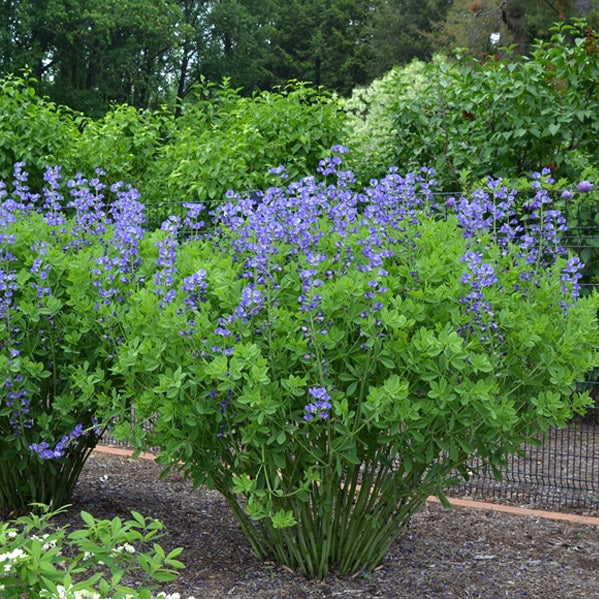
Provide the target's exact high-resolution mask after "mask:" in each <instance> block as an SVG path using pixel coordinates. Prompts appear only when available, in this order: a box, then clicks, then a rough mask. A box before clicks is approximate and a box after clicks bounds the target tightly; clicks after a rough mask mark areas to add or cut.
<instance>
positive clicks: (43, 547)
mask: <svg viewBox="0 0 599 599" xmlns="http://www.w3.org/2000/svg"><path fill="white" fill-rule="evenodd" d="M38 507H40V508H41V514H40V515H38V516H36V515H30V516H21V517H20V518H18V519H16V520H13V521H10V522H0V566H1V567H2V576H0V594H1V595H2V597H3V598H4V599H19V598H21V597H30V598H31V599H34V598H38V599H58V598H60V599H134V598H135V599H152V592H151V591H152V590H153V589H156V583H157V582H167V581H172V580H175V579H176V577H177V571H178V570H180V569H181V568H183V567H184V565H183V564H182V563H181V562H180V561H178V560H177V559H176V558H177V557H178V556H179V555H180V553H181V551H182V550H181V549H175V550H173V551H171V552H170V553H168V554H167V553H166V552H165V551H164V549H163V548H162V547H161V546H160V545H159V544H158V543H157V541H158V540H159V539H160V538H161V537H162V536H164V533H163V532H162V531H163V529H164V526H163V525H162V524H161V523H160V522H159V521H158V520H152V519H150V518H144V517H143V516H142V515H141V514H138V513H137V512H132V514H131V515H132V517H133V519H132V520H127V521H125V522H123V521H122V520H121V519H120V518H113V519H112V520H98V519H96V518H94V517H93V516H92V515H91V514H89V513H87V512H81V519H82V520H83V523H84V525H85V526H84V527H82V528H79V529H77V530H73V531H69V530H68V527H66V526H62V527H56V526H55V525H54V522H53V518H56V516H57V515H58V514H60V513H61V510H57V511H53V512H50V511H49V510H48V509H47V507H46V506H38ZM133 574H136V575H137V576H136V579H137V580H136V587H135V588H132V587H131V586H130V583H131V580H130V576H131V575H133ZM139 574H142V576H141V579H140V576H139ZM140 580H141V581H142V582H141V586H140V585H139V582H140Z"/></svg>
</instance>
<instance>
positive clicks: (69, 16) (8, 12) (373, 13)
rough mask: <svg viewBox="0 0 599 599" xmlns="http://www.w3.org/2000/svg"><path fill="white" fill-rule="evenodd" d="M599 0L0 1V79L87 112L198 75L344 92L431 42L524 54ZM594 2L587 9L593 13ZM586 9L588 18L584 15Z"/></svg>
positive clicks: (254, 85)
mask: <svg viewBox="0 0 599 599" xmlns="http://www.w3.org/2000/svg"><path fill="white" fill-rule="evenodd" d="M597 10H598V9H597V0H567V1H565V0H560V1H558V0H547V1H546V2H536V1H535V0H508V1H507V2H499V0H484V1H483V0H453V1H446V0H426V1H425V2H422V1H420V2H416V1H414V0H327V1H325V0H261V1H260V2H256V1H255V0H158V1H155V0H119V1H118V2H117V1H115V0H108V1H106V0H33V1H32V0H14V1H12V2H2V3H0V76H3V75H6V74H9V73H16V72H19V71H20V70H21V69H24V68H26V67H28V68H29V69H30V70H31V72H32V74H33V75H34V76H35V78H36V80H37V82H38V83H37V84H36V91H37V92H38V93H40V94H47V95H48V96H49V97H50V98H51V99H52V100H53V101H55V102H57V103H60V104H65V105H67V106H70V107H71V108H74V109H76V110H79V111H82V112H84V113H85V114H88V115H91V116H93V117H99V116H101V115H102V114H104V113H105V112H106V111H107V110H109V109H110V107H111V106H112V105H113V104H115V103H116V104H122V103H127V104H130V105H132V106H135V107H136V108H150V109H156V108H159V107H160V106H161V105H162V104H163V103H166V104H167V105H168V106H169V107H170V108H171V109H175V110H177V109H178V107H179V106H180V103H181V101H182V100H183V99H184V98H185V97H187V96H188V94H189V93H190V91H191V89H192V87H193V85H195V84H196V83H199V82H200V81H201V80H202V78H203V77H204V78H207V79H208V80H211V81H220V80H221V79H222V78H223V77H224V76H227V77H230V78H231V81H232V85H233V86H235V87H238V86H242V87H243V88H244V90H245V92H244V93H246V94H248V95H249V94H251V93H253V92H254V91H258V90H264V89H272V88H273V86H276V85H285V84H286V82H287V81H288V80H289V79H298V80H302V81H310V82H312V84H314V85H316V86H319V85H324V86H325V87H327V88H328V89H329V90H331V91H337V92H340V93H343V94H349V93H350V92H351V90H352V89H353V88H354V87H355V86H357V85H365V84H368V83H369V82H370V81H372V80H373V79H374V78H376V77H379V76H381V75H382V74H383V73H385V72H386V71H388V70H389V69H390V68H392V67H393V66H396V65H398V64H406V63H408V62H409V61H410V60H412V59H413V58H420V59H422V60H429V59H430V57H431V56H432V54H433V52H434V51H445V52H447V51H451V50H452V49H453V48H454V47H455V46H460V47H465V48H468V49H469V52H470V53H472V54H474V55H477V56H478V55H480V53H481V52H482V51H484V50H487V51H489V41H488V40H489V35H490V34H491V33H492V32H500V33H501V35H502V44H505V45H509V44H511V43H516V44H517V51H518V52H519V53H523V52H528V51H529V50H530V47H531V42H532V40H533V39H534V38H536V37H539V38H547V37H548V29H549V27H550V25H551V24H552V23H553V22H554V21H557V20H564V19H566V18H570V17H573V16H581V15H583V16H587V17H588V18H590V19H595V21H593V22H596V20H597V16H596V15H597ZM593 11H595V12H593ZM593 15H595V16H593Z"/></svg>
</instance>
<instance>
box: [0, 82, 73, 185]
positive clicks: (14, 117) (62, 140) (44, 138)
mask: <svg viewBox="0 0 599 599" xmlns="http://www.w3.org/2000/svg"><path fill="white" fill-rule="evenodd" d="M33 84H34V81H32V80H29V79H26V78H22V77H16V76H8V77H6V78H4V79H2V80H0V181H8V180H10V177H11V176H12V172H13V165H14V163H15V162H19V161H25V162H27V164H28V165H29V169H30V176H31V179H32V181H33V182H34V183H37V184H39V183H41V177H42V173H43V170H44V168H45V167H46V165H47V164H55V163H56V162H57V161H60V159H61V158H62V155H63V152H64V151H65V149H66V148H69V147H71V146H72V145H73V144H74V143H75V142H76V140H77V137H78V130H77V124H78V120H77V117H76V116H75V115H74V113H71V112H70V111H69V110H68V109H66V108H64V107H60V106H57V105H56V104H54V103H52V102H50V101H48V100H47V99H42V98H40V97H39V96H38V95H36V93H35V90H34V86H33Z"/></svg>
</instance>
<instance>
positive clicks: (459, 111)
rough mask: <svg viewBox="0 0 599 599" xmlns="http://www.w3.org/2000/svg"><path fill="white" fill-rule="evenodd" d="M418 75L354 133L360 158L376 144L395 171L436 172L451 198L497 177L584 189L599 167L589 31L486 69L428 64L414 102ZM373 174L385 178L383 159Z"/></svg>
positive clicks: (581, 29) (460, 62) (570, 29)
mask: <svg viewBox="0 0 599 599" xmlns="http://www.w3.org/2000/svg"><path fill="white" fill-rule="evenodd" d="M414 68H415V67H410V68H409V69H406V70H399V71H397V75H396V74H395V73H394V74H392V75H391V76H390V77H389V78H388V79H387V80H384V81H383V82H382V83H381V84H377V86H376V87H379V86H380V87H381V88H382V91H381V92H380V93H379V92H378V91H375V93H374V95H375V98H377V101H375V102H374V103H373V107H372V110H371V113H368V114H367V116H366V118H365V121H364V122H365V123H366V129H362V130H356V129H354V131H355V133H354V135H353V141H352V143H354V144H355V145H356V146H357V148H358V155H359V156H363V155H366V156H368V155H369V154H370V155H373V154H374V153H375V152H374V151H373V150H374V149H373V148H371V147H370V146H369V139H374V140H377V141H376V143H377V146H380V147H381V148H382V152H383V155H384V156H385V158H386V159H388V160H389V163H393V164H397V165H398V166H399V167H400V168H401V169H404V170H405V169H413V168H418V167H419V166H420V165H422V164H426V165H427V166H429V167H432V168H435V169H436V171H437V177H438V180H439V181H440V183H441V185H442V187H443V188H444V189H446V190H448V189H461V188H464V187H472V185H473V184H474V185H476V184H477V183H478V182H479V181H480V180H481V179H482V178H484V177H486V176H487V175H490V174H492V175H493V176H496V177H504V178H509V179H516V178H518V177H522V176H524V177H529V176H530V175H531V174H532V173H533V172H535V171H540V170H541V169H542V168H543V167H548V168H550V169H551V170H552V171H553V173H554V176H555V178H556V179H566V180H568V181H570V182H574V181H578V180H580V178H583V177H585V176H586V175H585V174H584V173H583V171H584V169H586V168H589V167H596V165H597V164H598V163H599V145H598V144H597V143H596V140H597V135H598V134H599V87H598V85H597V81H598V79H599V48H598V46H597V42H596V37H595V34H594V32H593V30H592V29H591V28H589V27H588V26H587V25H586V23H585V22H584V21H576V22H575V24H574V25H567V24H564V23H561V24H559V25H558V26H556V27H555V31H554V35H553V36H552V38H551V40H550V41H545V42H538V43H537V44H536V45H535V46H534V48H533V51H532V53H531V55H530V56H513V55H512V54H511V51H510V49H505V50H504V51H502V54H500V55H498V56H495V57H490V58H489V59H488V60H487V61H485V62H481V61H478V60H475V59H472V58H470V57H467V56H461V57H458V58H457V60H456V61H455V62H445V61H437V62H431V63H427V64H426V65H424V66H423V67H421V68H420V69H419V70H418V71H417V72H418V75H417V80H416V83H415V87H416V89H417V93H416V94H413V93H410V91H408V92H407V93H406V83H407V81H409V78H410V77H411V76H412V75H411V74H412V71H413V69H414ZM393 94H394V95H395V99H394V101H393V103H392V104H391V105H390V104H389V100H388V98H389V97H390V96H391V95H393ZM381 104H383V105H386V106H387V108H384V109H383V110H382V123H383V128H381V126H380V123H381V119H380V118H379V117H378V116H377V114H378V112H379V108H378V106H380V105H381ZM389 120H392V122H393V126H392V127H388V126H387V123H388V122H389ZM391 148H393V150H392V151H390V149H391ZM363 163H364V167H361V168H363V169H364V170H366V171H367V167H368V160H367V159H363ZM373 169H374V171H375V172H373V173H372V174H373V175H374V176H378V175H379V173H378V172H376V171H378V170H380V163H379V162H378V161H377V159H376V157H374V159H373ZM363 178H364V177H363Z"/></svg>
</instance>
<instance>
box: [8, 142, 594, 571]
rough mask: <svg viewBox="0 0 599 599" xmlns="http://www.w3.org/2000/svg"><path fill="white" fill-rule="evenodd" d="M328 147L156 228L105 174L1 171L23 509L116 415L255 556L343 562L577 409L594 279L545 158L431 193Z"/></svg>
mask: <svg viewBox="0 0 599 599" xmlns="http://www.w3.org/2000/svg"><path fill="white" fill-rule="evenodd" d="M344 153H345V149H344V148H342V147H340V146H339V147H335V148H334V150H333V152H332V155H331V156H330V157H329V158H327V159H324V160H323V161H322V162H321V163H320V165H319V168H318V171H317V174H316V175H315V176H309V177H305V178H303V179H300V180H298V181H290V180H289V177H287V176H286V172H285V170H284V168H282V167H278V168H276V169H274V170H273V172H272V175H273V176H278V177H279V178H280V186H273V187H270V188H268V189H266V190H263V191H259V192H252V193H251V194H249V195H247V196H242V195H240V194H235V193H232V192H231V193H229V194H228V195H227V198H226V201H225V202H224V203H223V204H221V205H220V206H218V207H216V208H214V209H212V210H211V211H210V212H209V213H205V210H204V208H203V206H201V205H196V204H188V205H186V210H187V215H186V216H183V217H175V216H171V217H169V218H167V219H166V220H165V222H164V223H163V224H162V226H161V227H160V229H158V230H155V231H152V232H147V231H145V230H144V223H145V211H144V207H143V205H142V204H141V203H140V198H138V195H137V192H136V191H135V190H134V189H132V188H129V187H127V186H125V185H123V184H116V185H115V186H112V187H108V186H106V185H105V184H104V183H103V182H102V180H101V179H102V175H101V173H98V177H97V178H94V179H92V180H90V181H86V180H85V179H84V178H83V177H81V176H77V177H75V178H74V179H73V180H72V181H70V182H68V183H67V190H68V194H69V200H68V201H66V202H65V200H64V199H63V198H62V197H61V189H62V187H61V184H60V172H59V170H52V171H48V174H47V178H46V182H47V185H46V189H45V190H44V191H43V192H42V193H41V194H37V195H36V194H34V193H32V192H31V190H29V189H28V188H27V179H26V177H25V174H24V171H23V169H22V168H20V169H17V173H16V175H15V182H14V185H13V186H14V188H15V190H16V191H13V192H12V197H10V198H9V197H8V195H6V199H4V200H3V201H2V203H1V204H0V235H2V236H3V237H2V239H3V240H4V241H5V243H3V245H2V248H1V249H0V251H1V252H2V261H1V263H0V311H1V312H0V316H1V325H0V326H1V327H2V329H1V331H2V336H1V337H0V344H1V345H0V375H2V376H3V380H4V381H5V383H4V387H3V389H2V396H1V402H2V403H1V407H0V426H2V433H3V437H2V439H3V440H1V441H0V443H4V445H2V453H1V454H0V456H1V457H0V460H4V462H2V465H3V468H0V475H3V476H5V477H6V483H4V482H3V485H2V486H0V489H4V488H13V487H14V488H15V489H17V490H18V491H19V493H20V494H19V495H18V501H20V502H21V505H22V506H23V505H24V503H25V502H26V501H27V500H31V497H32V493H33V491H32V490H35V489H36V482H35V481H36V480H40V479H41V477H42V476H47V477H49V478H47V479H46V480H51V481H63V480H64V478H66V479H67V480H68V481H69V484H71V483H72V484H74V481H75V480H76V477H77V474H78V469H80V467H81V465H82V464H83V462H84V460H85V457H86V456H87V453H88V452H89V450H90V449H91V447H93V445H94V443H95V442H96V441H97V439H98V435H99V434H100V433H101V432H102V428H103V427H104V426H106V424H107V423H108V422H109V420H110V419H111V418H112V417H113V416H119V417H120V422H119V424H118V425H117V428H116V433H117V434H122V435H123V437H124V438H127V439H128V440H129V441H132V442H135V443H136V444H137V445H138V446H139V447H140V448H145V447H147V446H148V445H149V446H152V447H160V448H161V453H160V457H159V461H160V463H162V464H164V465H165V466H166V467H172V468H179V469H181V470H182V471H183V473H184V474H185V475H186V476H188V477H190V478H192V479H193V481H194V483H195V484H197V485H202V484H207V485H209V486H211V487H213V488H215V489H217V490H218V491H220V492H221V493H222V494H223V496H224V497H225V499H226V500H227V502H228V504H229V506H230V507H231V509H232V510H233V512H234V513H235V515H236V517H237V518H238V520H239V523H240V525H241V527H242V530H243V532H244V533H245V535H246V537H247V539H248V541H249V542H250V544H251V546H252V548H253V550H254V551H255V553H256V554H257V555H258V556H259V557H260V558H261V559H275V560H278V561H279V562H281V563H284V564H286V565H288V566H289V567H294V568H295V567H297V568H300V569H301V570H302V571H303V572H305V573H306V574H307V575H309V576H313V577H322V576H325V575H326V574H327V572H329V571H330V570H331V569H336V570H337V571H338V572H339V573H341V574H346V573H350V572H356V571H361V570H364V569H369V568H372V567H374V566H375V565H376V564H377V563H378V562H379V561H380V560H381V559H382V558H383V556H384V555H385V553H386V551H387V549H388V548H389V546H390V544H391V543H392V542H393V540H394V538H395V537H396V535H397V534H398V533H399V531H400V530H401V527H402V526H403V525H405V524H406V523H407V522H408V521H409V519H410V517H411V515H412V514H413V512H414V510H415V509H417V508H418V507H419V506H420V505H421V503H422V502H423V501H425V499H426V497H427V496H428V495H430V494H436V495H438V496H439V497H440V498H441V499H444V490H445V488H446V487H447V486H448V485H451V484H452V483H453V482H455V481H456V480H457V477H459V476H460V475H461V476H466V477H467V476H469V475H470V472H471V468H472V466H471V461H472V458H478V459H479V463H480V464H481V466H480V468H490V469H496V468H497V467H498V466H500V465H502V464H504V463H505V461H506V459H507V456H508V455H509V454H510V453H513V452H515V451H518V448H519V447H520V446H521V445H522V444H523V443H525V442H527V441H529V440H530V439H531V438H532V437H533V436H535V435H536V434H537V433H539V432H542V431H544V430H546V428H547V427H548V426H555V425H561V424H564V423H565V422H566V421H567V420H568V418H570V417H571V416H572V415H573V414H575V413H577V412H580V411H582V410H583V409H584V407H585V406H586V405H587V404H588V402H589V398H588V396H587V395H586V394H584V393H578V392H577V390H576V381H577V380H580V379H581V377H583V375H584V374H585V373H586V372H587V371H588V370H589V369H591V368H593V367H596V366H597V352H596V348H597V346H598V345H599V332H598V328H597V322H596V314H597V307H598V300H597V297H596V295H585V294H582V292H581V287H580V282H581V278H580V277H581V271H582V268H583V264H582V262H581V260H580V259H579V258H578V257H576V256H573V255H572V256H570V255H568V254H567V252H565V250H564V249H563V247H562V242H561V238H562V236H563V234H564V232H565V230H566V224H565V220H564V217H563V216H562V214H561V212H560V211H559V210H557V209H556V207H555V206H554V203H553V202H552V200H551V196H550V194H549V192H548V191H547V190H546V185H545V184H546V183H549V181H548V178H547V177H548V174H547V173H539V174H536V175H535V176H534V178H533V181H532V184H531V193H530V194H527V195H523V194H519V193H517V192H516V191H514V190H510V189H509V188H508V187H507V185H505V184H504V183H503V182H502V181H501V180H494V179H489V181H488V184H487V186H486V188H484V189H478V190H475V191H474V192H472V193H470V194H467V195H464V196H463V197H459V198H455V197H454V198H451V199H450V200H448V201H447V202H445V204H444V205H443V204H441V203H437V202H436V197H437V196H436V195H435V186H436V183H435V178H434V172H432V171H431V170H430V169H426V168H424V169H421V170H420V171H419V172H417V173H411V174H410V173H409V174H407V175H400V174H399V171H398V169H397V168H392V169H390V171H389V173H388V174H387V175H386V176H385V177H383V178H381V179H380V180H372V181H371V182H370V183H369V185H367V186H366V187H365V188H364V189H361V190H356V181H355V178H354V176H353V174H352V173H351V172H350V171H347V170H343V159H342V156H343V154H344ZM587 188H588V186H583V190H582V191H581V190H576V191H572V192H570V193H571V197H576V194H581V193H588V192H587V191H585V190H586V189H587ZM3 189H4V188H3ZM561 201H570V200H564V199H562V200H561ZM200 219H202V220H200ZM209 219H211V222H210V223H209V224H208V225H207V227H206V230H203V229H202V226H201V223H202V222H207V221H208V220H209ZM131 407H133V408H134V410H135V414H136V421H137V422H139V423H140V424H132V425H130V424H129V422H128V421H127V418H126V416H125V415H126V414H128V413H129V411H130V408H131ZM148 420H151V421H152V423H153V426H152V427H147V426H144V425H143V424H144V423H147V421H148ZM17 458H19V459H20V460H24V459H25V458H26V459H28V460H29V462H26V463H25V462H21V463H25V466H22V467H21V470H19V469H18V468H17V467H15V468H13V469H12V470H11V468H9V467H8V464H9V463H10V464H11V465H12V464H13V463H14V464H17V463H18V459H17ZM69 463H71V464H72V465H71V466H68V464H69ZM36 468H37V470H36ZM24 469H25V470H26V471H27V472H29V473H30V476H29V478H28V479H27V480H26V481H25V483H23V480H22V479H23V476H22V472H23V470H24ZM47 473H50V474H51V475H52V476H50V475H48V474H47ZM61 476H63V477H64V478H61ZM59 488H60V489H63V488H67V490H68V489H69V487H68V485H64V484H63V483H62V482H60V483H55V484H54V486H53V487H52V488H51V490H52V493H53V494H55V493H58V490H59ZM70 488H72V487H70ZM3 492H4V491H2V490H0V499H1V501H2V506H8V505H12V504H11V502H12V503H18V502H17V501H16V500H15V499H14V497H13V496H12V495H9V494H5V495H2V493H3ZM27 492H28V493H29V495H27ZM63 498H64V497H63ZM124 553H126V552H124Z"/></svg>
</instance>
